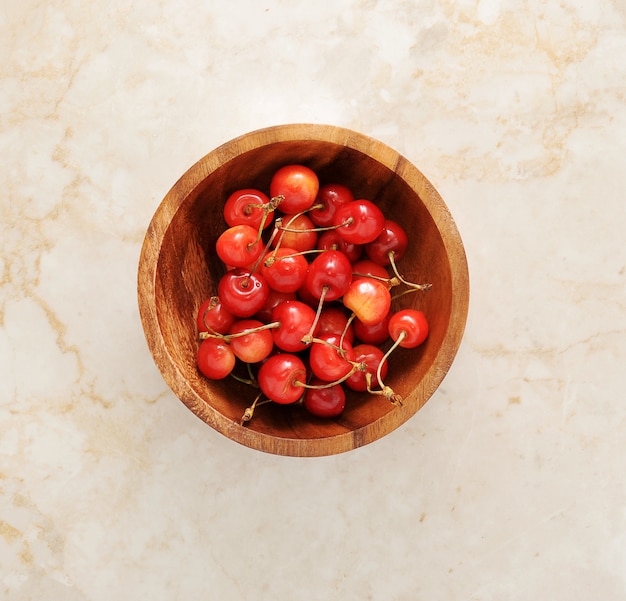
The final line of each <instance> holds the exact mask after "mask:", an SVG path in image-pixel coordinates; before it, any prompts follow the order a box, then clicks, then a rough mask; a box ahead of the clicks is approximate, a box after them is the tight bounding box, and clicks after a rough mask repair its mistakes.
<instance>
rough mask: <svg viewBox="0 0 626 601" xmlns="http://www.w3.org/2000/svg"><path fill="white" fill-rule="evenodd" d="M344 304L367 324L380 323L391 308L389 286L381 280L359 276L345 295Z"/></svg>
mask: <svg viewBox="0 0 626 601" xmlns="http://www.w3.org/2000/svg"><path fill="white" fill-rule="evenodd" d="M343 304H344V305H345V306H346V307H348V309H350V310H351V311H353V312H354V314H355V315H356V316H357V317H358V319H359V320H360V321H361V322H362V323H364V324H365V325H372V324H376V323H380V322H381V321H382V320H383V319H384V318H385V316H386V315H387V313H389V309H390V308H391V294H390V293H389V288H388V287H387V286H386V285H385V284H383V283H382V282H381V281H380V280H375V279H373V278H357V279H356V280H354V281H353V282H352V284H350V287H349V288H348V290H346V292H345V294H344V295H343Z"/></svg>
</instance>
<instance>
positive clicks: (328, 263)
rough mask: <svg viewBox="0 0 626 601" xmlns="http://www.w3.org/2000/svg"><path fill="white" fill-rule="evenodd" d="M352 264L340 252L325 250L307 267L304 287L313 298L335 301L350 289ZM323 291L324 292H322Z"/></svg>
mask: <svg viewBox="0 0 626 601" xmlns="http://www.w3.org/2000/svg"><path fill="white" fill-rule="evenodd" d="M351 282H352V264H351V263H350V261H349V260H348V258H347V257H346V255H344V254H343V253H342V252H340V251H338V250H327V251H324V252H323V253H321V254H320V255H318V256H317V257H315V259H313V262H312V263H311V264H310V265H309V272H308V274H307V278H306V287H307V288H308V290H309V292H310V293H311V294H312V295H313V296H314V297H315V298H318V299H319V298H321V297H322V295H323V294H325V296H324V300H326V301H332V300H337V299H338V298H340V297H341V296H343V294H344V293H345V291H346V290H347V289H348V288H349V287H350V283H351ZM324 291H325V292H324Z"/></svg>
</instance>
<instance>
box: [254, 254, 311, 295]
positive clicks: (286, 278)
mask: <svg viewBox="0 0 626 601" xmlns="http://www.w3.org/2000/svg"><path fill="white" fill-rule="evenodd" d="M308 268H309V264H308V263H307V260H306V259H305V258H304V255H302V254H299V253H298V251H296V250H295V249H293V248H286V247H284V246H281V247H280V248H277V249H275V250H274V251H272V252H270V253H269V254H268V255H267V256H266V257H265V259H264V260H263V263H262V265H261V275H262V276H263V277H264V278H265V280H266V281H267V284H268V286H269V287H270V288H272V289H274V290H278V291H279V292H296V290H298V288H300V286H302V284H304V280H305V279H306V274H307V270H308Z"/></svg>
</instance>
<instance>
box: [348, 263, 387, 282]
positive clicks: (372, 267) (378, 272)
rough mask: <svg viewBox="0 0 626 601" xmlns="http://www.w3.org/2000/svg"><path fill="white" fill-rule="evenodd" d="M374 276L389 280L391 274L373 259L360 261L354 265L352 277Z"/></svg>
mask: <svg viewBox="0 0 626 601" xmlns="http://www.w3.org/2000/svg"><path fill="white" fill-rule="evenodd" d="M358 276H374V277H375V278H379V279H381V280H388V279H389V272H388V271H387V269H386V268H385V267H383V266H382V265H381V264H380V263H375V262H374V261H372V260H371V259H359V260H358V261H357V262H356V263H353V264H352V277H353V278H356V277H358Z"/></svg>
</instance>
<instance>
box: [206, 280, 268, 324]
mask: <svg viewBox="0 0 626 601" xmlns="http://www.w3.org/2000/svg"><path fill="white" fill-rule="evenodd" d="M217 295H218V296H219V297H220V299H221V300H222V303H223V304H224V307H225V308H226V309H227V310H228V311H229V312H230V313H232V314H233V315H235V316H237V317H252V316H253V315H254V314H255V313H257V312H259V311H260V310H261V309H263V307H264V306H265V303H266V302H267V299H268V297H269V286H268V285H267V282H266V281H265V279H264V278H263V276H261V275H259V274H258V273H250V271H249V270H248V269H231V270H230V271H227V272H226V273H225V274H224V275H223V276H222V277H221V279H220V281H219V283H218V285H217Z"/></svg>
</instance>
